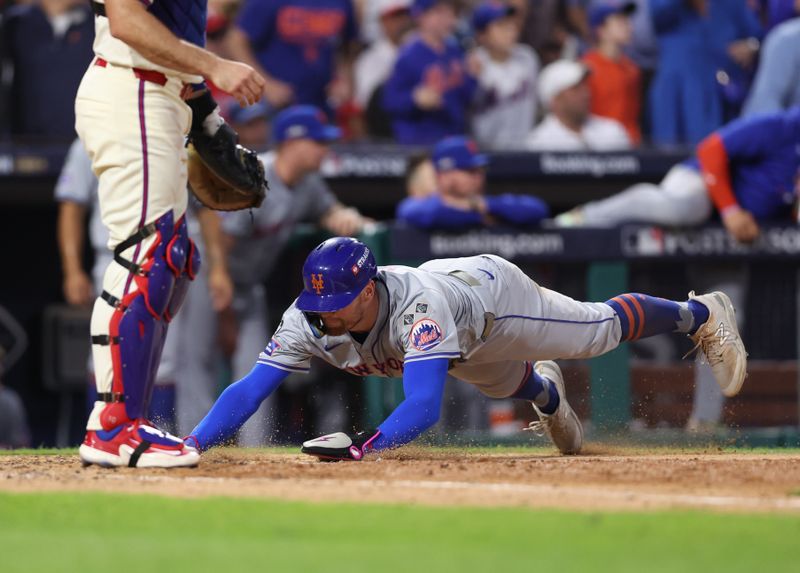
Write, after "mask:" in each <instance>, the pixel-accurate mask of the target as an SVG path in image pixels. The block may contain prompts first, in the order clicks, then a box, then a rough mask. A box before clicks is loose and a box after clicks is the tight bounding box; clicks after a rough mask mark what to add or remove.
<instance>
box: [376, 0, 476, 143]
mask: <svg viewBox="0 0 800 573" xmlns="http://www.w3.org/2000/svg"><path fill="white" fill-rule="evenodd" d="M411 13H412V16H413V17H414V18H415V20H416V24H417V31H418V34H417V36H416V37H415V38H414V39H412V40H411V41H410V42H409V43H408V44H406V45H405V46H404V47H403V48H402V49H401V51H400V54H399V56H398V59H397V62H396V63H395V66H394V70H393V71H392V74H391V76H390V77H389V79H388V80H387V82H386V84H385V87H384V90H383V108H384V110H385V111H386V113H387V114H388V115H389V116H390V117H391V119H392V131H393V132H394V136H395V139H396V140H397V141H398V142H399V143H408V144H433V143H435V142H437V141H439V140H440V139H442V138H443V137H446V136H448V135H459V134H464V133H466V130H467V119H466V116H467V109H468V108H469V105H470V103H471V100H472V94H473V92H474V91H475V87H476V82H475V79H474V78H473V77H472V75H471V74H470V73H469V72H468V71H467V65H466V61H465V58H464V52H463V51H462V50H461V48H460V47H459V46H458V44H457V43H456V42H455V41H454V39H453V38H452V35H453V30H454V28H455V25H456V13H455V9H454V7H453V5H452V3H451V2H449V1H447V0H414V3H413V4H412V8H411Z"/></svg>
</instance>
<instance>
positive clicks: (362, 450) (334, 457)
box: [300, 430, 381, 462]
mask: <svg viewBox="0 0 800 573" xmlns="http://www.w3.org/2000/svg"><path fill="white" fill-rule="evenodd" d="M380 435H381V432H380V430H367V431H364V432H358V433H357V434H355V435H348V434H345V433H344V432H336V433H335V434H328V435H326V436H320V437H319V438H314V439H313V440H309V441H307V442H303V447H302V449H301V450H300V451H301V452H303V453H304V454H308V455H311V456H316V457H317V458H319V460H320V461H325V462H338V461H342V460H346V461H351V462H357V461H359V460H361V459H362V458H363V457H364V454H366V453H367V452H369V451H370V450H371V449H372V443H373V442H374V441H375V440H377V439H378V436H380Z"/></svg>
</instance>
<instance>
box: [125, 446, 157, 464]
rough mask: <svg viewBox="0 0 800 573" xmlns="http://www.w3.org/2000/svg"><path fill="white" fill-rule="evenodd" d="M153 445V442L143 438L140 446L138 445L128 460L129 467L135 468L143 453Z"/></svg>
mask: <svg viewBox="0 0 800 573" xmlns="http://www.w3.org/2000/svg"><path fill="white" fill-rule="evenodd" d="M151 445H152V443H151V442H148V441H147V440H142V442H141V443H140V444H139V445H138V446H136V449H135V450H133V453H132V454H131V459H130V460H128V467H129V468H135V467H136V464H137V463H139V458H140V457H141V456H142V454H143V453H145V452H146V451H147V448H149V447H150V446H151Z"/></svg>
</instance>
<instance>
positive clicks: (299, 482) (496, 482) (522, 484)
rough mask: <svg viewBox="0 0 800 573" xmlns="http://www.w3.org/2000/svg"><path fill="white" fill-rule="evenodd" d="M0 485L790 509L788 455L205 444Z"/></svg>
mask: <svg viewBox="0 0 800 573" xmlns="http://www.w3.org/2000/svg"><path fill="white" fill-rule="evenodd" d="M0 491H14V492H40V491H98V492H125V493H153V494H159V495H166V496H181V497H196V496H236V497H253V498H272V499H285V500H303V501H356V502H387V503H418V504H425V505H472V506H527V507H552V508H565V509H578V510H587V511H592V510H599V509H621V510H648V509H666V508H694V509H712V510H718V511H745V512H780V513H794V514H800V455H796V454H781V453H779V452H777V453H775V454H739V453H736V454H730V453H715V452H713V451H711V452H698V453H682V454H673V453H670V454H658V455H654V454H652V453H649V454H648V453H638V452H636V451H625V450H612V449H604V450H601V449H600V448H595V449H594V451H592V450H590V451H589V453H587V454H585V455H581V456H577V457H560V456H555V455H549V454H547V453H540V452H536V453H530V454H528V453H503V454H488V453H468V452H460V451H438V450H428V449H424V448H419V449H416V448H406V449H404V450H401V451H398V452H393V453H390V454H387V455H384V456H382V457H381V458H379V459H376V460H369V461H364V462H360V463H338V464H331V463H321V462H317V461H316V460H314V459H313V458H308V457H306V456H302V455H294V454H288V453H278V454H276V453H264V452H259V451H253V450H233V449H228V450H217V451H212V452H210V453H207V454H206V455H204V457H203V459H202V462H201V465H200V466H199V467H197V468H193V469H177V470H135V469H127V468H120V469H112V470H108V469H102V468H98V467H89V468H83V467H81V464H80V462H79V461H78V459H77V456H59V455H55V456H53V455H39V456H37V455H19V456H13V455H12V456H0Z"/></svg>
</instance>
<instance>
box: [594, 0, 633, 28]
mask: <svg viewBox="0 0 800 573" xmlns="http://www.w3.org/2000/svg"><path fill="white" fill-rule="evenodd" d="M634 12H636V3H634V2H619V1H618V0H603V1H601V2H597V3H595V4H592V6H591V7H590V8H589V26H590V27H592V28H597V27H598V26H602V25H603V23H604V22H605V21H606V18H608V17H609V16H611V15H612V14H625V15H626V16H630V15H631V14H633V13H634Z"/></svg>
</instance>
